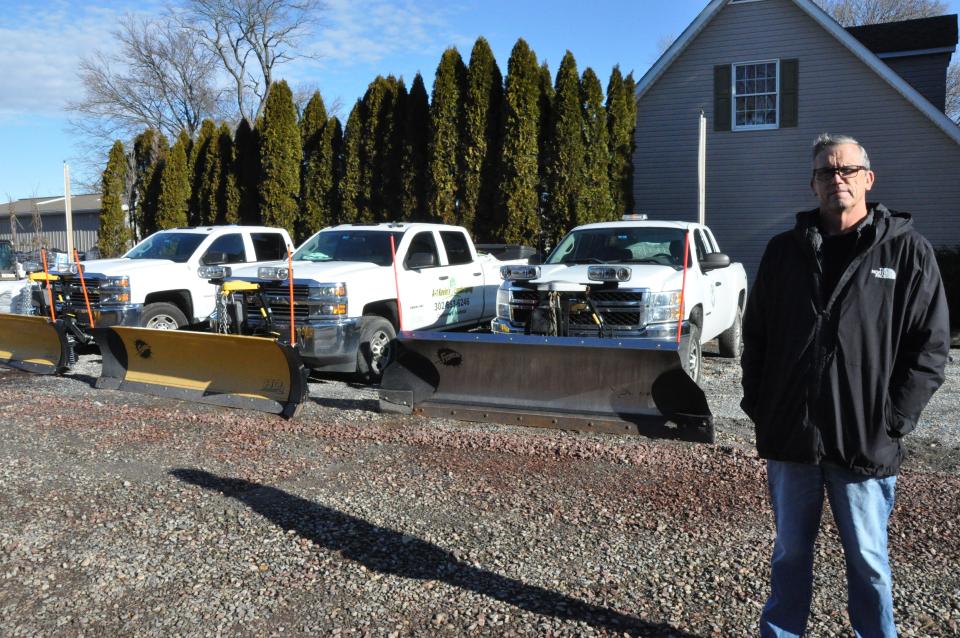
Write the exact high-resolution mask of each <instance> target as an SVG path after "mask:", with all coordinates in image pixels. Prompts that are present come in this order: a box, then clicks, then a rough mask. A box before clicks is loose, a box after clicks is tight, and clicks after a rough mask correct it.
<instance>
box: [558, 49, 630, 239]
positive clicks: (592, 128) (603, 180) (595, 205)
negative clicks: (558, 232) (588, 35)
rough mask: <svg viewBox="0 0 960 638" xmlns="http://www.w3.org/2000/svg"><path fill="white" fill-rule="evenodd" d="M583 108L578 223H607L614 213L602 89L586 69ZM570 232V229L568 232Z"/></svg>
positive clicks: (581, 87)
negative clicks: (581, 166) (581, 169)
mask: <svg viewBox="0 0 960 638" xmlns="http://www.w3.org/2000/svg"><path fill="white" fill-rule="evenodd" d="M580 104H582V105H583V160H584V162H583V177H582V180H583V181H582V184H581V193H580V197H579V198H578V201H577V220H578V221H577V223H579V224H583V223H589V222H600V221H610V220H612V219H615V218H616V217H618V216H619V215H615V214H614V210H613V199H611V197H610V147H609V142H608V139H607V111H606V109H605V108H604V106H603V88H602V87H601V86H600V79H599V78H598V77H597V74H596V73H594V72H593V69H591V68H589V67H587V68H586V69H585V70H584V72H583V77H582V78H581V80H580ZM567 230H569V229H567Z"/></svg>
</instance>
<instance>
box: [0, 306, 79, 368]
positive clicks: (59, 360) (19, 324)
mask: <svg viewBox="0 0 960 638" xmlns="http://www.w3.org/2000/svg"><path fill="white" fill-rule="evenodd" d="M72 359H73V352H72V349H71V346H70V343H69V342H68V340H67V333H66V330H65V329H64V327H63V323H62V322H60V321H50V320H49V319H47V318H46V317H33V316H30V315H12V314H7V313H0V364H3V365H7V366H10V367H11V368H18V369H20V370H26V371H27V372H34V373H36V374H58V373H61V372H64V371H66V369H67V368H69V367H70V362H71V361H72Z"/></svg>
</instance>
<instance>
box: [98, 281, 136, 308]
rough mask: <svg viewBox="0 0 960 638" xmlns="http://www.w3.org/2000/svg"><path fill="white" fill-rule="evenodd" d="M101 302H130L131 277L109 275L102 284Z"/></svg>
mask: <svg viewBox="0 0 960 638" xmlns="http://www.w3.org/2000/svg"><path fill="white" fill-rule="evenodd" d="M100 303H101V304H120V303H130V278H129V277H127V276H126V275H124V276H122V277H107V278H106V279H104V280H102V282H101V284H100Z"/></svg>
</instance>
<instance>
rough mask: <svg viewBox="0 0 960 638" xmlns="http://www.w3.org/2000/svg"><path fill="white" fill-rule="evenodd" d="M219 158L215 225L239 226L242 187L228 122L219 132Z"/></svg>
mask: <svg viewBox="0 0 960 638" xmlns="http://www.w3.org/2000/svg"><path fill="white" fill-rule="evenodd" d="M217 156H218V159H217V163H218V165H219V168H220V179H219V182H218V184H217V197H216V210H217V214H216V216H215V217H214V223H216V224H239V223H240V187H239V185H238V184H237V174H236V170H235V165H236V153H235V151H234V148H233V135H232V134H231V132H230V127H229V126H227V123H226V122H224V123H222V124H220V129H219V130H218V131H217Z"/></svg>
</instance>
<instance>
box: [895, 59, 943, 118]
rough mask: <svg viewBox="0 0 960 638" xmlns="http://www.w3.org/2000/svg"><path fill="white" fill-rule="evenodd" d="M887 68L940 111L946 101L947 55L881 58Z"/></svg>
mask: <svg viewBox="0 0 960 638" xmlns="http://www.w3.org/2000/svg"><path fill="white" fill-rule="evenodd" d="M881 59H882V60H883V61H884V62H885V63H886V64H887V66H889V67H890V68H891V69H893V70H894V72H896V73H897V75H899V76H900V77H902V78H903V79H904V80H906V81H907V82H909V83H910V86H912V87H913V88H915V89H916V90H917V92H918V93H920V95H922V96H923V97H925V98H927V99H928V100H930V103H931V104H933V105H934V106H935V107H937V109H938V110H940V111H942V110H943V107H944V104H945V103H946V100H947V84H946V76H947V67H948V66H949V65H950V54H949V53H937V54H928V55H906V56H903V57H898V58H887V57H882V58H881Z"/></svg>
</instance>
